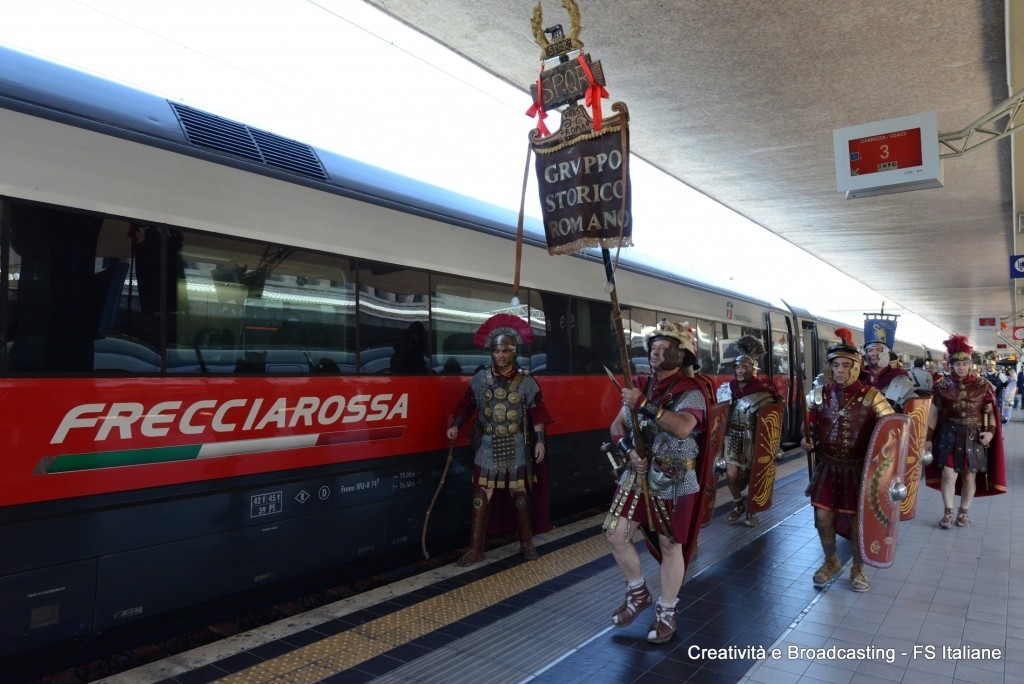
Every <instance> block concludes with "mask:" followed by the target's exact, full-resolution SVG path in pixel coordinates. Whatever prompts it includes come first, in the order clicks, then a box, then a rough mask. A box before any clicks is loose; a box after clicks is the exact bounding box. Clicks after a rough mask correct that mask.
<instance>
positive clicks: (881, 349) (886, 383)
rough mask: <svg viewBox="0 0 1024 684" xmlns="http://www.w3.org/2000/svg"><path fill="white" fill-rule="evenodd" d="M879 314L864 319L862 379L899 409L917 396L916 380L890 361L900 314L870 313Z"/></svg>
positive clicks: (900, 410)
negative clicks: (864, 362) (864, 360)
mask: <svg viewBox="0 0 1024 684" xmlns="http://www.w3.org/2000/svg"><path fill="white" fill-rule="evenodd" d="M868 315H873V316H876V317H875V318H868V319H866V320H865V321H864V358H865V359H866V361H867V363H866V364H865V367H864V377H862V378H861V382H863V383H864V384H865V385H868V386H869V387H874V388H875V389H877V390H878V391H879V392H881V393H882V394H883V395H885V398H886V400H887V401H888V402H889V403H890V404H891V405H892V407H893V408H894V409H896V411H898V412H902V411H903V405H904V404H905V403H906V402H907V400H908V399H911V398H912V397H916V396H917V389H916V388H915V387H914V380H913V378H911V377H910V373H908V372H907V371H905V370H903V369H902V368H899V367H898V366H897V365H896V364H892V363H890V358H889V355H890V353H891V352H892V345H893V343H894V342H895V341H896V316H894V315H892V314H884V313H882V314H868Z"/></svg>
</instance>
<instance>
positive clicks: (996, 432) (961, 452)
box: [925, 335, 1006, 529]
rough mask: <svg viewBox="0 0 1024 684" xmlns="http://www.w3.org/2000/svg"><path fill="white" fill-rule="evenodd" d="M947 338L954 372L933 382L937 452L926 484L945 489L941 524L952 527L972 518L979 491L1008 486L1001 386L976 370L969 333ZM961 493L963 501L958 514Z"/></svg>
mask: <svg viewBox="0 0 1024 684" xmlns="http://www.w3.org/2000/svg"><path fill="white" fill-rule="evenodd" d="M943 344H944V345H945V346H946V351H947V353H948V356H949V370H950V373H949V375H948V376H943V377H942V378H940V379H939V380H938V382H936V383H935V386H934V387H933V388H932V397H933V403H932V408H931V412H930V413H929V416H928V433H927V438H926V441H925V449H926V450H928V449H931V450H932V453H933V454H934V458H933V460H932V462H931V464H929V465H928V466H927V467H926V468H925V484H926V485H928V486H929V487H931V488H932V489H938V490H939V491H940V492H941V493H942V506H943V513H942V518H941V519H940V520H939V527H941V528H943V529H949V528H950V527H952V526H953V525H954V524H956V526H957V527H966V526H968V525H970V524H971V520H970V518H969V517H968V516H967V511H968V510H969V509H970V507H971V502H972V501H973V500H974V498H975V497H976V496H991V495H994V494H1002V493H1004V492H1005V491H1006V462H1005V459H1004V454H1003V435H1002V426H1001V425H1000V421H999V413H998V409H997V406H998V402H997V401H996V396H995V390H994V388H993V387H992V385H991V384H989V382H988V381H987V380H985V378H983V377H979V376H978V375H975V374H974V373H972V368H973V365H972V362H971V355H972V353H973V351H974V350H973V349H971V346H970V345H969V344H968V343H967V338H966V337H965V336H964V335H952V336H951V337H950V338H949V339H947V340H946V341H945V342H943ZM979 474H980V475H981V477H978V476H979ZM957 495H959V496H960V507H959V508H958V509H957V513H956V518H955V520H954V517H953V499H954V498H955V497H956V496H957Z"/></svg>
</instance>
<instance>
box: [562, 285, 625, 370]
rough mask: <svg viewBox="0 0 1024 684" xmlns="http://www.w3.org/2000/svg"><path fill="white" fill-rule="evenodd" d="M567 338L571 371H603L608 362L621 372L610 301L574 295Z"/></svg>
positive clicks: (609, 366) (616, 335)
mask: <svg viewBox="0 0 1024 684" xmlns="http://www.w3.org/2000/svg"><path fill="white" fill-rule="evenodd" d="M570 311H571V316H570V322H571V324H570V326H569V341H570V344H571V360H572V372H573V373H603V372H604V367H605V366H607V367H608V368H610V369H611V370H613V371H615V372H621V370H622V360H621V356H620V354H619V345H618V334H617V333H616V331H615V321H614V317H613V315H612V307H611V304H608V303H605V302H596V301H593V300H589V299H577V298H573V299H572V300H571V303H570Z"/></svg>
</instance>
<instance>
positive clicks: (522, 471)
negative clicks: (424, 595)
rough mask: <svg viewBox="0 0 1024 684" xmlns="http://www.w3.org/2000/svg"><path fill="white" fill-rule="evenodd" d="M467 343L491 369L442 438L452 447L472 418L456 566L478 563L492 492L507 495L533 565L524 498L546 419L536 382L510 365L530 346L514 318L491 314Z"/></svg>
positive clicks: (473, 384) (525, 328) (541, 452)
mask: <svg viewBox="0 0 1024 684" xmlns="http://www.w3.org/2000/svg"><path fill="white" fill-rule="evenodd" d="M473 341H474V344H475V345H476V346H477V347H486V348H489V349H490V350H491V361H492V363H491V366H489V367H487V368H481V369H480V370H478V371H477V372H476V373H475V374H474V375H473V378H472V380H470V383H469V387H468V388H467V389H466V392H465V394H464V395H463V397H462V400H461V401H460V402H459V405H458V406H457V407H456V409H455V415H454V416H453V417H452V419H451V423H450V426H449V428H448V430H447V433H446V434H447V437H448V439H449V440H452V441H454V440H455V438H456V436H457V435H458V432H459V427H460V426H462V425H463V424H464V423H466V422H467V421H469V420H470V419H471V418H472V417H473V414H474V413H475V414H476V420H475V422H474V430H473V440H472V447H473V450H474V457H473V483H472V484H473V499H472V501H473V510H472V518H471V520H470V532H469V538H470V543H469V544H470V548H469V550H468V551H467V552H466V553H465V554H464V555H463V556H462V557H461V558H460V559H459V561H458V563H459V565H462V566H467V565H472V564H473V563H477V562H479V561H481V560H483V558H484V543H485V541H486V537H487V516H488V512H489V509H490V502H491V498H492V496H493V495H494V490H495V489H508V490H509V491H510V492H511V494H512V502H513V507H514V509H515V514H516V526H517V530H518V534H519V546H520V551H521V553H522V555H523V558H525V559H526V560H535V559H536V558H537V550H536V549H535V548H534V546H533V527H532V525H531V522H530V501H529V493H528V492H529V490H530V488H531V487H532V485H533V483H534V481H535V480H534V477H533V466H534V464H536V463H540V462H541V461H543V460H544V457H545V455H546V454H547V451H546V435H545V432H546V426H547V425H548V424H549V423H551V422H552V419H551V415H550V414H549V413H548V410H547V407H546V406H545V405H544V400H543V399H542V398H541V392H540V386H539V385H538V384H537V381H536V380H535V379H534V377H533V376H532V375H530V372H529V371H527V370H523V369H522V368H520V367H519V365H518V363H517V362H516V353H517V350H518V348H519V347H520V345H523V344H530V343H531V342H532V341H533V331H532V330H531V329H530V326H529V325H528V324H527V323H526V321H524V320H522V319H521V318H519V317H518V316H513V315H512V314H496V315H494V316H491V317H490V318H488V319H487V320H486V321H485V322H484V324H483V325H482V326H480V329H479V330H477V333H476V336H475V337H474V340H473ZM531 443H532V448H531Z"/></svg>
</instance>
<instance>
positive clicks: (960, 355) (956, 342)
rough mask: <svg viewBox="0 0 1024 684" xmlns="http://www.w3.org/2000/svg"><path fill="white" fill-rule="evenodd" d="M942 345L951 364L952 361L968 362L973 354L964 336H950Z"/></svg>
mask: <svg viewBox="0 0 1024 684" xmlns="http://www.w3.org/2000/svg"><path fill="white" fill-rule="evenodd" d="M942 345H943V346H944V347H945V348H946V353H947V354H948V355H949V362H950V363H951V364H952V363H953V362H954V361H963V360H965V359H966V360H968V361H970V359H971V354H973V353H974V349H972V348H971V345H969V344H967V336H966V335H956V334H954V335H950V337H949V339H948V340H945V341H944V342H943V343H942Z"/></svg>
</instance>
